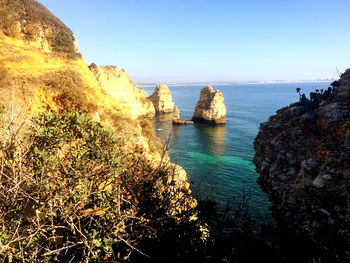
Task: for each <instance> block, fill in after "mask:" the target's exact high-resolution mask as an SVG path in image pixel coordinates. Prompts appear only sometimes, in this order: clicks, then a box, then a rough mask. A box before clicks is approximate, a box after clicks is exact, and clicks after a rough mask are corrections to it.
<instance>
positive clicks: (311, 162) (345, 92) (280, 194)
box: [254, 69, 350, 248]
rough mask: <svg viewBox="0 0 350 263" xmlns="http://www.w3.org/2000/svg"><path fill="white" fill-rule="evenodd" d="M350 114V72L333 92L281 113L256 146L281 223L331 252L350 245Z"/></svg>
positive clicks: (318, 94) (303, 99)
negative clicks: (335, 245) (339, 242)
mask: <svg viewBox="0 0 350 263" xmlns="http://www.w3.org/2000/svg"><path fill="white" fill-rule="evenodd" d="M299 91H300V90H298V92H299ZM349 109H350V69H348V70H347V71H346V72H345V73H344V74H343V75H342V76H341V78H340V80H339V81H336V82H333V83H332V87H329V88H328V90H325V91H323V90H321V91H316V92H312V93H311V94H310V99H307V98H306V96H305V95H304V94H303V95H300V101H299V102H297V103H293V104H291V105H290V106H288V107H285V108H282V109H280V110H278V111H277V112H276V115H274V116H271V117H270V118H269V120H268V121H267V122H265V123H262V124H261V125H260V131H259V134H258V135H257V137H256V138H255V141H254V148H255V156H254V163H255V165H256V171H257V173H258V174H259V175H260V177H259V178H258V183H259V185H260V187H261V189H262V190H263V191H264V192H266V193H267V194H268V197H269V199H270V201H271V208H270V209H271V211H272V213H273V215H274V217H275V218H276V221H277V223H278V224H279V225H282V226H284V227H287V228H290V229H292V230H293V231H296V232H302V233H306V234H307V235H308V236H309V237H310V238H312V239H315V240H322V241H320V242H321V243H322V245H323V246H324V247H326V248H327V247H328V248H329V246H331V243H332V240H333V241H334V242H335V240H343V241H344V242H343V243H342V244H347V246H349V240H348V236H349V234H350V230H349V229H350V212H349V207H350V114H349ZM316 237H317V238H316Z"/></svg>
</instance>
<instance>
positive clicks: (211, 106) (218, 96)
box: [192, 86, 226, 124]
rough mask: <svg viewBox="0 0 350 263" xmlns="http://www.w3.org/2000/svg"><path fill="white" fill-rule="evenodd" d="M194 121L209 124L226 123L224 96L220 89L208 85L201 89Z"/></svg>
mask: <svg viewBox="0 0 350 263" xmlns="http://www.w3.org/2000/svg"><path fill="white" fill-rule="evenodd" d="M192 121H194V122H203V123H209V124H220V123H226V107H225V104H224V96H223V94H222V92H221V91H220V90H216V91H215V90H214V89H213V88H212V87H211V86H207V87H205V88H203V89H202V90H201V93H200V97H199V101H198V103H197V105H196V108H195V109H194V113H193V117H192Z"/></svg>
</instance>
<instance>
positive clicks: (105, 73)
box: [90, 66, 155, 119]
mask: <svg viewBox="0 0 350 263" xmlns="http://www.w3.org/2000/svg"><path fill="white" fill-rule="evenodd" d="M90 70H91V72H92V73H93V74H94V76H95V78H96V79H97V81H98V83H99V84H100V86H101V88H102V90H103V91H104V92H105V93H106V94H107V95H109V96H111V97H112V98H114V99H115V100H116V102H117V103H118V107H120V108H122V109H123V112H124V113H125V117H129V118H132V119H137V118H138V117H140V116H143V117H152V116H154V115H155V110H154V107H153V104H152V102H151V101H150V100H148V99H147V93H146V92H145V91H144V90H143V89H138V88H136V87H135V85H134V84H133V82H132V80H131V79H130V77H129V76H128V75H127V74H126V73H125V71H124V70H123V69H119V68H117V67H114V66H108V67H103V66H102V67H90Z"/></svg>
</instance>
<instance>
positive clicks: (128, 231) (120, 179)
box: [0, 112, 191, 262]
mask: <svg viewBox="0 0 350 263" xmlns="http://www.w3.org/2000/svg"><path fill="white" fill-rule="evenodd" d="M10 122H11V123H12V124H10V125H8V124H6V123H5V122H1V124H2V125H1V127H2V128H1V131H2V134H7V136H2V141H1V149H0V157H1V164H2V166H1V171H2V173H1V177H0V229H1V232H0V260H7V261H10V262H11V260H19V261H23V262H42V261H60V262H68V261H70V262H81V261H89V260H95V261H99V262H101V261H106V262H117V261H120V260H123V259H127V258H129V257H130V256H131V254H132V253H131V252H133V251H134V252H135V251H137V252H138V253H139V254H141V255H142V257H145V255H146V254H145V253H144V252H142V251H140V250H139V249H137V247H138V246H140V244H141V243H140V242H141V241H142V240H143V239H147V238H149V237H152V238H151V239H157V240H158V239H159V237H160V233H161V231H160V227H161V226H162V225H164V223H162V222H164V220H165V221H166V220H172V222H181V221H186V222H189V217H190V214H191V213H189V212H188V211H190V209H187V210H186V206H188V203H186V202H187V201H186V200H188V194H187V195H186V193H185V192H182V190H181V189H179V188H178V187H176V185H175V183H173V181H172V180H169V178H171V177H169V176H170V175H171V172H172V171H171V170H169V169H167V168H166V167H160V168H158V169H155V168H152V167H151V166H150V165H149V164H148V163H147V162H146V161H144V160H143V159H142V158H140V157H137V156H136V155H134V154H123V153H122V152H121V151H120V150H119V146H118V142H117V141H116V139H115V137H114V136H113V134H112V133H111V132H109V131H107V130H105V129H104V128H103V127H102V126H101V124H99V123H96V122H93V121H92V120H90V119H89V118H87V116H86V115H84V114H82V113H79V112H73V113H70V112H66V113H63V114H54V113H45V114H42V115H40V116H38V117H36V118H34V119H33V120H32V121H31V123H30V125H29V126H28V127H27V128H26V130H27V132H26V135H25V136H24V138H20V137H19V131H20V128H21V127H23V126H25V125H22V124H21V125H19V126H18V127H19V128H18V129H17V128H11V127H12V126H11V125H13V123H14V121H13V118H10ZM179 193H182V195H179ZM179 208H182V211H183V212H181V213H180V212H177V211H178V209H179ZM184 211H187V212H186V213H185V212H184Z"/></svg>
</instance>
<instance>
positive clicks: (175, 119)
mask: <svg viewBox="0 0 350 263" xmlns="http://www.w3.org/2000/svg"><path fill="white" fill-rule="evenodd" d="M173 124H176V125H187V124H193V121H182V120H180V110H179V108H178V107H176V108H175V110H174V112H173Z"/></svg>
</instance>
